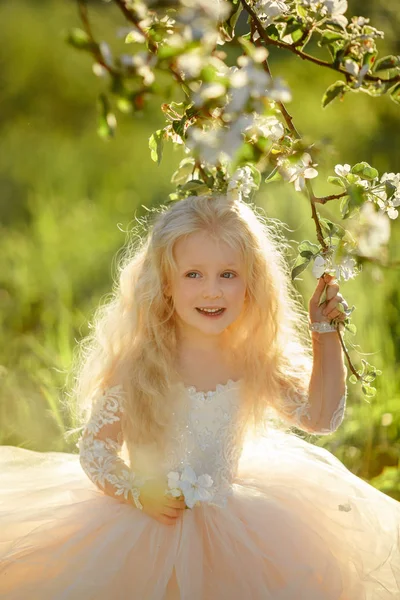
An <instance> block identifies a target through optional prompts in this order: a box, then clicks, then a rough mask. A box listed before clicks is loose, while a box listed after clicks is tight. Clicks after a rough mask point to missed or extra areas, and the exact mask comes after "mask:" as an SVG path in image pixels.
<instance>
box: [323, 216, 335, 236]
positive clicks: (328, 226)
mask: <svg viewBox="0 0 400 600" xmlns="http://www.w3.org/2000/svg"><path fill="white" fill-rule="evenodd" d="M319 222H320V225H321V229H322V231H323V235H324V237H327V236H329V237H331V236H333V235H334V234H338V233H339V229H338V227H337V225H335V223H332V221H329V219H324V218H322V217H320V218H319Z"/></svg>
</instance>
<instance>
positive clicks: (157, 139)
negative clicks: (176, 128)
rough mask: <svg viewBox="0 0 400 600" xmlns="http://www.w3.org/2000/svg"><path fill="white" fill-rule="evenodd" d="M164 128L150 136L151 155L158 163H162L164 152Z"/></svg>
mask: <svg viewBox="0 0 400 600" xmlns="http://www.w3.org/2000/svg"><path fill="white" fill-rule="evenodd" d="M163 136H164V130H163V129H158V130H157V131H156V132H155V133H152V134H151V136H150V137H149V148H150V150H151V153H150V156H151V159H152V160H154V162H156V163H157V164H158V165H160V163H161V159H162V153H163V148H164V139H163Z"/></svg>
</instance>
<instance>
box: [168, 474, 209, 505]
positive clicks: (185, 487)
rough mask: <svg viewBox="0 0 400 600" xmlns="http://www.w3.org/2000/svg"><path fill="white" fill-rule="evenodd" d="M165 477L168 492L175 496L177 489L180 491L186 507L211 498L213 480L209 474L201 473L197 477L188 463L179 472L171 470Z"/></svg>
mask: <svg viewBox="0 0 400 600" xmlns="http://www.w3.org/2000/svg"><path fill="white" fill-rule="evenodd" d="M167 477H168V487H169V490H170V493H172V495H174V496H176V497H177V494H178V491H181V492H182V493H183V496H184V498H185V502H186V506H188V508H193V507H194V506H196V504H198V503H199V502H208V501H210V500H212V498H213V495H214V490H213V487H212V486H213V480H212V478H211V477H210V475H207V474H203V475H200V476H199V477H198V476H197V475H196V473H195V471H194V470H193V469H192V467H191V466H190V465H186V466H185V467H184V469H183V471H182V473H181V474H179V473H177V472H176V471H171V472H170V473H168V476H167ZM179 495H180V494H179Z"/></svg>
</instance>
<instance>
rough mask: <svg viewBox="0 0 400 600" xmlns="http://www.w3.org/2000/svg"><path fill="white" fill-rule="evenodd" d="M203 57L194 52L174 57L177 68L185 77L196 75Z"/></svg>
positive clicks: (200, 67)
mask: <svg viewBox="0 0 400 600" xmlns="http://www.w3.org/2000/svg"><path fill="white" fill-rule="evenodd" d="M203 62H204V59H203V57H202V56H200V55H199V54H195V53H194V52H191V53H186V54H181V55H180V56H178V58H177V59H176V63H177V65H178V68H179V69H180V70H181V71H183V72H184V74H185V77H192V78H194V77H198V75H199V74H200V71H201V69H202V66H203Z"/></svg>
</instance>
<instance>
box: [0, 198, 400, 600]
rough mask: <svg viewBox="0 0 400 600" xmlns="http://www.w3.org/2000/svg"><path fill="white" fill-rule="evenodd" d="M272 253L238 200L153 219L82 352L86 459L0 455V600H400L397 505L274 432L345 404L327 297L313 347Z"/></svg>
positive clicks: (320, 420) (333, 462)
mask: <svg viewBox="0 0 400 600" xmlns="http://www.w3.org/2000/svg"><path fill="white" fill-rule="evenodd" d="M282 244H283V240H282V239H279V236H278V235H276V234H275V232H274V229H273V227H272V226H271V225H268V224H266V223H265V222H264V220H263V219H262V218H261V217H260V216H259V215H258V214H257V213H256V212H255V211H253V210H252V208H251V207H250V206H249V205H247V204H245V203H243V202H241V201H239V200H235V201H228V199H227V198H226V197H224V196H218V195H210V196H209V197H190V198H187V199H185V200H183V201H180V202H177V203H175V204H173V205H172V207H170V208H168V209H161V210H160V211H159V214H158V215H157V218H156V219H155V220H154V222H153V225H152V227H151V228H150V231H149V233H148V235H147V237H146V238H145V239H144V240H143V241H142V243H141V245H140V247H135V248H133V249H132V250H130V251H128V252H127V254H126V255H125V258H124V260H123V261H122V263H121V268H120V277H119V285H118V287H117V289H116V290H115V294H114V295H113V297H112V300H111V301H110V302H109V303H108V304H107V305H106V306H103V307H102V309H101V310H100V311H99V312H98V313H97V318H96V322H95V327H94V330H93V335H92V336H91V337H90V338H89V340H88V341H87V342H86V344H85V345H84V346H83V350H82V353H81V358H82V361H81V368H80V370H79V374H78V378H77V385H76V393H77V397H78V399H80V401H81V403H82V407H83V408H85V406H86V407H87V408H91V415H90V418H89V419H88V421H87V423H86V424H85V426H84V429H83V432H82V435H81V438H80V441H79V456H78V455H76V454H68V453H65V454H63V453H55V452H47V453H36V452H32V451H29V450H24V449H20V448H12V447H3V448H2V449H1V451H0V463H1V464H0V467H1V473H2V474H1V478H2V485H1V491H0V506H1V512H0V565H1V566H0V597H1V598H7V600H17V599H18V600H25V599H26V598H29V599H30V600H110V599H111V598H112V599H113V600H117V599H118V600H128V599H129V600H132V599H135V600H178V599H179V600H378V599H379V600H389V599H390V600H393V599H395V598H400V546H399V540H400V503H398V502H396V501H395V500H393V499H392V498H390V497H388V496H385V495H384V494H383V493H381V492H379V491H378V490H376V489H375V488H373V487H372V486H370V485H369V484H367V483H366V482H364V481H363V480H361V479H360V478H358V477H356V476H355V475H353V474H352V473H351V472H350V471H348V470H347V469H346V468H345V467H344V465H343V464H342V463H341V462H340V461H339V460H337V459H336V458H335V457H334V456H333V455H332V454H330V453H329V452H328V451H327V450H324V449H322V448H319V447H317V446H314V445H312V444H311V443H309V442H307V441H305V440H303V439H302V438H300V437H298V436H296V435H295V434H294V433H293V432H291V431H290V430H288V428H287V427H286V429H284V428H282V427H281V425H282V423H283V424H285V423H286V425H287V426H296V427H297V428H299V429H301V430H303V431H305V432H308V433H310V434H317V435H320V434H329V433H331V432H333V431H335V430H336V429H337V428H338V427H339V425H340V423H341V421H342V419H343V415H344V409H345V399H346V368H345V366H344V364H343V355H342V350H341V345H340V340H339V338H338V333H337V331H336V330H335V328H334V327H333V326H332V325H331V321H332V320H333V319H337V321H336V322H337V323H338V322H339V327H340V326H341V324H340V320H341V319H343V313H341V312H340V310H339V309H338V308H337V305H338V303H339V302H341V301H343V298H342V296H341V295H340V294H339V293H338V290H339V288H338V285H337V284H336V282H335V281H334V280H333V278H332V277H331V276H329V275H327V274H326V275H325V276H324V277H322V278H321V279H320V280H319V282H318V285H317V287H316V290H315V293H314V294H313V296H312V298H311V300H310V303H309V322H310V325H309V327H310V329H311V334H310V333H309V332H308V319H307V314H306V313H305V312H304V311H303V310H302V307H301V304H300V302H299V301H298V300H297V298H295V296H294V295H293V293H292V289H291V284H290V277H289V270H288V267H287V266H286V264H285V260H284V258H283V253H282V250H281V247H282ZM324 291H325V292H326V300H322V297H323V296H322V295H323V292H324ZM310 336H311V340H310ZM81 467H82V468H81Z"/></svg>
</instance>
